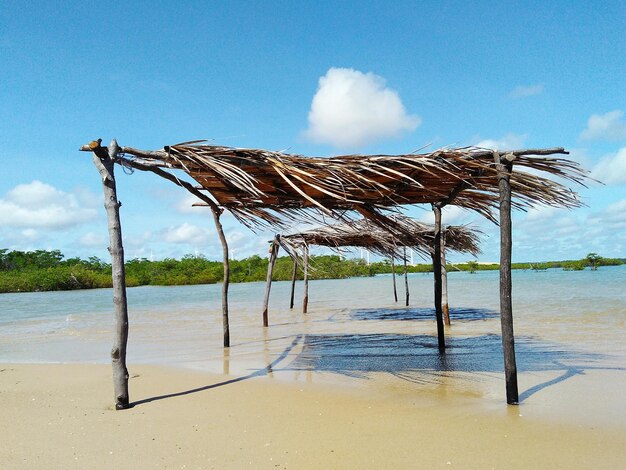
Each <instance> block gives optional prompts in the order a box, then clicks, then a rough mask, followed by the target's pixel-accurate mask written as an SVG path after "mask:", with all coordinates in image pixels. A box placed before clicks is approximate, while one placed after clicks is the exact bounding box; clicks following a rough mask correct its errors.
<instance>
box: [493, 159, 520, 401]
mask: <svg viewBox="0 0 626 470" xmlns="http://www.w3.org/2000/svg"><path fill="white" fill-rule="evenodd" d="M493 158H494V162H495V164H496V169H497V171H498V186H499V189H500V325H501V327H502V349H503V350H504V376H505V381H506V402H507V403H508V404H509V405H517V404H518V403H519V395H518V390H517V364H516V361H515V335H514V333H513V303H512V297H511V291H512V287H513V286H512V282H511V254H512V245H513V239H512V230H511V171H512V169H513V163H512V162H513V160H514V158H515V157H514V156H513V155H504V156H503V157H500V154H499V153H498V152H493Z"/></svg>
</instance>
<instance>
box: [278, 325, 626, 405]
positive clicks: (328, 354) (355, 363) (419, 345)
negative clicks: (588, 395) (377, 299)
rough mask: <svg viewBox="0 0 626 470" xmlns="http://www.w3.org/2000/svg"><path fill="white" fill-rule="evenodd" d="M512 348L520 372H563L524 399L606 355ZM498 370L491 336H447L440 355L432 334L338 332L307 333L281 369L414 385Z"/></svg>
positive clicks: (526, 344)
mask: <svg viewBox="0 0 626 470" xmlns="http://www.w3.org/2000/svg"><path fill="white" fill-rule="evenodd" d="M516 349H517V364H518V367H519V369H520V370H521V371H525V372H540V371H563V374H562V375H561V376H560V377H558V378H556V379H554V380H550V381H548V382H545V383H543V384H539V385H536V386H534V387H532V388H531V389H529V390H527V391H525V392H524V393H523V394H522V395H521V398H522V399H526V398H528V397H530V396H531V395H533V394H534V393H536V392H538V391H540V390H541V389H543V388H545V387H547V386H550V385H553V384H556V383H558V382H561V381H563V380H566V379H568V378H570V377H572V376H574V375H577V374H582V373H584V371H585V370H586V369H596V368H603V367H601V366H599V365H598V362H599V361H601V360H602V359H604V358H605V356H604V355H602V354H597V353H587V352H580V351H573V350H568V349H564V348H563V347H562V346H561V345H558V344H555V343H549V342H545V341H539V340H536V339H533V338H529V337H520V338H518V339H517V342H516ZM502 368H503V363H502V339H501V337H500V336H499V335H495V334H488V335H482V336H476V337H465V338H449V340H448V348H447V349H446V353H445V354H439V353H438V346H437V338H436V337H434V336H428V335H402V334H348V335H346V334H338V335H306V336H305V338H304V346H303V349H302V352H301V353H300V354H299V355H298V356H297V357H296V358H295V359H294V360H293V361H292V362H291V363H290V364H289V365H288V366H287V368H286V369H281V370H298V371H301V370H311V371H319V372H332V373H336V374H341V375H345V376H349V377H355V378H362V379H368V378H369V375H370V374H371V373H380V372H382V373H389V374H392V375H394V376H396V377H398V378H400V379H402V380H406V381H410V382H414V383H421V384H428V383H430V384H435V385H436V384H440V383H442V379H443V378H444V377H446V376H450V375H451V374H454V373H455V372H471V373H474V374H478V375H477V378H478V377H479V374H481V373H499V372H501V371H502ZM625 370H626V369H625Z"/></svg>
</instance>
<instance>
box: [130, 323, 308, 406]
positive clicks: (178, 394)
mask: <svg viewBox="0 0 626 470" xmlns="http://www.w3.org/2000/svg"><path fill="white" fill-rule="evenodd" d="M301 340H302V335H296V336H295V337H294V339H293V341H292V342H291V343H290V344H289V346H287V347H286V348H285V349H284V350H283V351H282V352H281V353H280V355H279V356H278V357H277V358H276V359H274V360H273V361H272V362H270V363H269V364H267V366H265V367H263V368H261V369H257V370H255V371H253V372H251V373H249V374H247V375H243V376H241V377H235V378H234V379H230V380H225V381H223V382H218V383H214V384H209V385H204V386H202V387H196V388H192V389H190V390H183V391H181V392H174V393H167V394H164V395H158V396H155V397H150V398H144V399H143V400H137V401H135V402H132V403H131V404H130V406H129V408H132V407H135V406H138V405H144V404H146V403H151V402H153V401H159V400H165V399H167V398H176V397H182V396H185V395H191V394H192V393H199V392H205V391H207V390H211V389H213V388H218V387H223V386H225V385H231V384H234V383H237V382H242V381H244V380H248V379H252V378H254V377H261V376H264V375H268V374H271V373H272V371H273V369H274V367H276V365H278V364H279V363H280V362H281V361H283V360H284V359H285V358H286V357H287V356H288V355H289V353H290V352H291V350H292V349H293V348H294V347H296V345H297V344H298V343H299V342H300V341H301Z"/></svg>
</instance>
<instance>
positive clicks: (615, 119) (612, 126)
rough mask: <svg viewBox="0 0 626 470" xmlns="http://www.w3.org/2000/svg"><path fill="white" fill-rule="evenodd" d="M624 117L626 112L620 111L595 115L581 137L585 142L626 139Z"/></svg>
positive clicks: (588, 122)
mask: <svg viewBox="0 0 626 470" xmlns="http://www.w3.org/2000/svg"><path fill="white" fill-rule="evenodd" d="M623 117H624V112H623V111H621V110H619V109H616V110H615V111H610V112H608V113H606V114H593V115H592V116H591V117H590V118H589V120H588V121H587V128H586V129H585V130H584V131H582V133H581V134H580V137H581V138H583V139H585V140H622V139H626V120H624V119H623Z"/></svg>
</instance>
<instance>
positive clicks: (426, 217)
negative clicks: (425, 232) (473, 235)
mask: <svg viewBox="0 0 626 470" xmlns="http://www.w3.org/2000/svg"><path fill="white" fill-rule="evenodd" d="M469 218H471V216H470V212H469V211H467V210H465V209H463V208H462V207H459V206H455V205H454V204H451V205H449V206H445V207H444V208H443V209H442V211H441V222H442V223H443V224H444V225H461V224H465V223H467V222H468V219H469ZM418 220H419V221H420V222H423V223H425V224H434V223H435V214H434V213H433V211H432V210H427V211H425V212H424V213H423V214H421V215H420V216H419V219H418Z"/></svg>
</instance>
